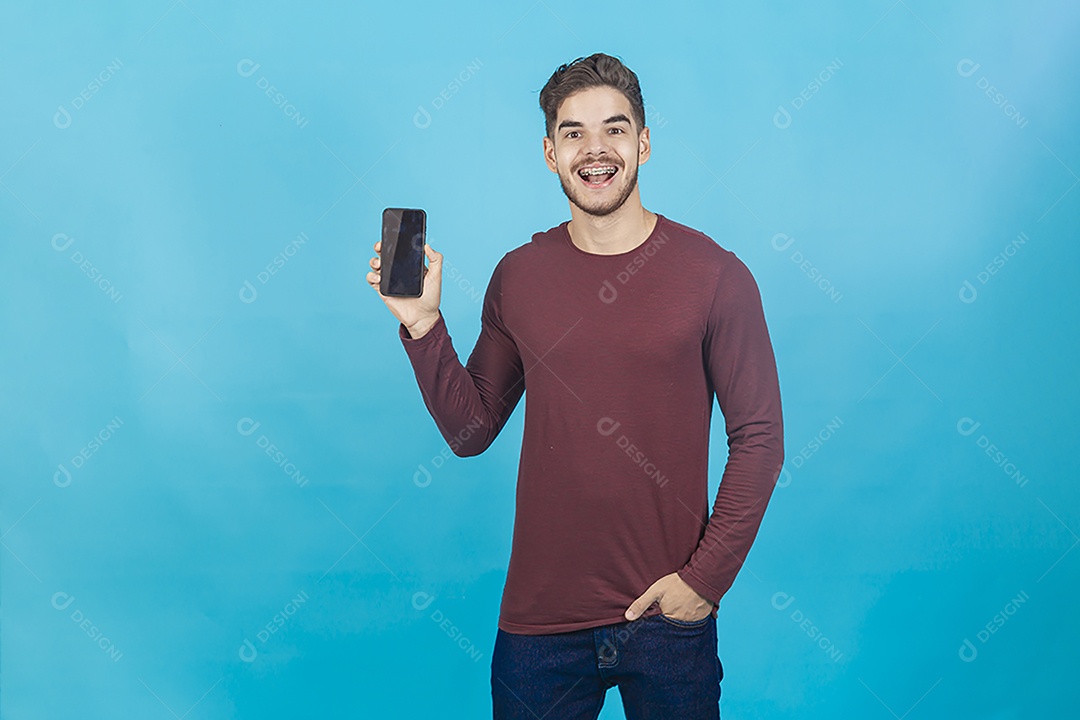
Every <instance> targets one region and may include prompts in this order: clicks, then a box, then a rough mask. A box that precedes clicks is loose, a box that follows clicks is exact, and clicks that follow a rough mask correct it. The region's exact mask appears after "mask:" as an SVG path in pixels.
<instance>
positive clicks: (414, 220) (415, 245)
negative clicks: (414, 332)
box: [379, 208, 427, 297]
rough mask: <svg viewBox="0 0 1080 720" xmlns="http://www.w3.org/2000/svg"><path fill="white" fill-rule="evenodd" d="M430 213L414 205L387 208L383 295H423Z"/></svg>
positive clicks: (382, 267) (382, 264)
mask: <svg viewBox="0 0 1080 720" xmlns="http://www.w3.org/2000/svg"><path fill="white" fill-rule="evenodd" d="M426 224H427V215H426V213H425V212H424V211H423V210H420V209H413V208H386V209H385V210H383V220H382V246H381V252H380V253H379V257H380V260H381V265H380V272H381V275H382V280H381V283H380V288H379V289H380V291H381V292H382V294H383V295H393V296H397V297H420V295H421V294H422V293H423V289H424V242H425V233H426Z"/></svg>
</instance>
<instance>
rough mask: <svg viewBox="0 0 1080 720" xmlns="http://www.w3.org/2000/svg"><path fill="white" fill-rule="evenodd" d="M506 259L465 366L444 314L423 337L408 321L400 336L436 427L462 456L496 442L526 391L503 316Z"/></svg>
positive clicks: (495, 276)
mask: <svg viewBox="0 0 1080 720" xmlns="http://www.w3.org/2000/svg"><path fill="white" fill-rule="evenodd" d="M505 259H506V258H505V256H504V258H503V260H500V261H499V263H498V264H497V265H496V266H495V270H494V271H493V272H492V275H491V280H490V281H489V282H488V287H487V292H486V293H485V295H484V303H483V308H482V309H481V313H480V336H479V337H478V338H477V340H476V345H475V346H474V347H473V351H472V353H471V354H470V355H469V359H468V361H467V363H466V364H465V365H464V366H463V365H462V364H461V361H460V360H459V359H458V355H457V352H456V351H455V350H454V346H453V343H452V342H451V339H450V334H449V332H448V330H447V327H446V322H445V320H444V319H443V316H442V313H441V312H440V313H439V318H438V320H437V321H436V322H435V325H433V326H432V327H431V329H430V330H429V331H428V332H427V333H426V334H424V335H423V336H422V337H420V338H413V337H411V336H410V335H409V331H408V330H407V329H406V327H405V325H404V324H403V323H399V324H398V335H399V337H400V338H401V342H402V344H403V345H404V347H405V352H406V354H407V355H408V357H409V360H410V362H411V363H412V366H413V370H414V371H415V373H416V381H417V384H418V385H419V386H420V394H421V395H422V396H423V398H424V404H425V405H427V408H428V411H429V412H430V413H431V417H432V418H433V419H434V420H435V425H436V426H437V427H438V428H439V432H440V433H442V436H443V438H445V439H446V442H447V443H448V444H449V445H450V449H451V450H452V451H453V452H454V454H455V455H458V456H459V457H469V456H473V455H479V454H480V453H482V452H483V451H484V450H486V449H487V448H488V446H490V445H491V443H492V442H494V440H495V438H496V437H497V436H498V435H499V432H500V431H501V430H502V428H503V426H504V425H505V424H506V421H507V420H508V419H509V417H510V414H511V413H512V412H513V411H514V408H515V407H516V406H517V403H518V401H519V400H520V399H521V396H522V394H523V393H524V392H525V374H524V370H523V365H522V361H521V356H520V354H519V353H518V349H517V345H516V343H515V342H514V339H513V337H512V335H511V334H510V332H509V330H507V328H506V326H505V324H504V323H503V319H502V299H503V293H502V273H503V262H504V261H505Z"/></svg>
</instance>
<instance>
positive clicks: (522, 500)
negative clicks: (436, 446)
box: [398, 213, 784, 635]
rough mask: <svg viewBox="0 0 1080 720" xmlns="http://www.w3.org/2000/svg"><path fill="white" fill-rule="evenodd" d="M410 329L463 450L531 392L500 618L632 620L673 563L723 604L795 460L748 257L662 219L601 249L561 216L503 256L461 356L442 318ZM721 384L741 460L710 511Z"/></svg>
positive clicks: (435, 409) (578, 622)
mask: <svg viewBox="0 0 1080 720" xmlns="http://www.w3.org/2000/svg"><path fill="white" fill-rule="evenodd" d="M398 333H399V336H400V338H401V341H402V343H403V345H404V347H405V351H406V353H407V354H408V357H409V359H410V361H411V363H412V366H413V369H414V370H415V372H416V378H417V383H418V384H419V386H420V392H421V394H422V395H423V398H424V402H425V404H426V405H427V408H428V410H429V411H430V412H431V416H432V417H433V418H434V420H435V424H436V425H437V426H438V428H439V431H440V432H441V433H442V435H443V437H444V438H445V439H446V441H447V442H448V443H449V444H450V447H451V449H452V450H453V451H454V453H455V454H456V455H459V456H461V457H467V456H472V455H478V454H479V453H481V452H483V451H484V450H485V449H486V448H487V447H488V446H489V445H490V444H491V443H492V441H493V440H494V439H495V437H496V436H497V435H498V434H499V432H500V430H501V429H502V428H503V426H504V425H505V423H506V421H507V419H508V418H509V416H510V414H511V413H512V412H513V411H514V408H515V407H516V406H517V404H518V401H519V400H520V399H521V397H522V395H523V394H524V393H525V391H526V389H527V390H528V397H527V400H526V403H525V424H524V436H523V438H522V444H521V458H520V465H519V469H518V477H517V499H516V510H515V512H516V515H515V519H514V531H513V542H512V546H511V553H510V564H509V569H508V572H507V578H506V585H505V587H504V590H503V597H502V605H501V608H500V613H499V624H498V626H499V628H501V629H502V630H504V631H506V632H510V633H518V634H526V635H543V634H549V633H557V632H567V631H571V630H580V629H583V628H589V627H595V626H598V625H605V624H609V623H616V622H622V621H624V620H625V618H624V616H623V613H624V612H625V610H626V608H627V607H629V606H630V604H631V603H632V602H633V601H634V600H636V599H637V598H638V597H639V596H640V595H641V594H642V593H644V592H645V591H646V590H647V589H648V588H649V586H650V585H652V583H653V582H655V581H656V580H658V579H659V578H661V577H663V576H664V575H668V574H670V573H673V572H678V573H679V576H680V577H681V578H682V579H683V580H684V581H685V582H686V583H687V584H688V585H689V586H690V587H692V588H693V589H694V590H695V591H696V592H697V593H698V594H699V595H701V596H702V597H704V598H706V599H708V600H709V601H711V602H713V603H715V604H716V605H717V606H718V605H719V601H720V598H721V597H722V596H723V595H724V593H726V592H727V590H728V588H730V587H731V585H732V583H733V582H734V580H735V576H736V574H737V573H738V572H739V569H740V568H741V567H742V564H743V562H744V561H745V559H746V555H747V553H748V552H749V550H750V546H751V544H752V543H753V541H754V538H755V536H756V535H757V531H758V527H759V526H760V524H761V519H762V516H763V515H764V513H765V508H766V505H767V504H768V501H769V498H770V497H771V495H772V490H773V488H774V487H775V483H776V479H777V477H778V475H779V473H780V468H781V465H782V463H783V458H784V451H783V423H782V417H781V409H780V388H779V383H778V379H777V371H776V362H775V359H774V356H773V349H772V344H771V342H770V340H769V334H768V329H767V327H766V324H765V316H764V312H763V310H762V305H761V297H760V293H759V291H758V287H757V283H756V282H755V281H754V278H753V276H752V275H751V273H750V270H749V269H748V268H747V267H746V265H745V264H743V262H742V261H741V260H739V259H738V258H737V257H736V256H735V254H734V253H732V252H731V251H729V250H726V249H724V248H722V247H721V246H720V245H718V244H717V243H716V242H715V241H714V240H712V239H711V238H710V237H708V236H707V235H705V234H703V233H701V232H699V231H697V230H693V229H691V228H689V227H687V226H685V225H681V224H679V223H677V222H675V221H673V220H669V219H668V218H666V217H664V216H663V215H660V214H659V213H657V222H656V225H655V227H654V228H653V230H652V232H651V234H650V235H649V237H648V238H647V239H646V241H645V242H644V243H642V244H641V245H639V246H638V247H637V248H635V249H633V250H630V251H628V252H624V253H618V254H613V255H599V254H594V253H589V252H586V251H584V250H582V249H581V248H579V247H577V246H576V245H574V243H573V242H572V240H571V239H570V234H569V231H568V230H567V222H563V223H562V224H560V225H558V226H556V227H554V228H551V229H549V230H547V231H545V232H541V233H536V234H534V235H533V237H532V240H531V242H529V243H526V244H524V245H522V246H520V247H517V248H515V249H513V250H511V251H510V252H508V253H506V254H505V255H504V256H503V258H502V259H501V260H500V261H499V262H498V264H497V265H496V267H495V270H494V271H493V273H492V276H491V280H490V282H489V284H488V288H487V292H486V294H485V297H484V303H483V308H482V311H481V331H480V336H479V338H478V339H477V341H476V345H475V347H474V348H473V351H472V354H471V355H470V356H469V359H468V361H467V363H466V364H465V365H464V366H463V365H462V364H461V362H460V360H459V358H458V355H457V353H456V352H455V350H454V347H453V344H452V343H451V339H450V335H449V333H448V331H447V328H446V325H445V322H444V320H443V318H442V316H441V315H440V316H439V319H438V321H437V322H436V324H435V325H434V326H433V327H432V328H431V329H430V330H429V331H428V332H427V333H426V334H425V335H423V336H422V337H420V338H415V339H414V338H412V337H411V336H410V335H409V334H408V331H407V330H406V328H405V326H404V325H401V324H399V328H398ZM714 394H715V396H716V398H717V400H718V402H719V405H720V409H721V411H722V413H723V416H724V420H725V427H726V430H727V437H728V460H727V465H726V467H725V468H724V474H723V476H722V478H721V482H720V489H719V492H718V493H717V495H716V500H715V502H714V503H713V505H712V513H711V516H710V513H709V500H708V459H709V426H710V422H711V419H712V408H713V403H712V399H713V395H714ZM659 612H660V607H659V605H658V604H657V603H654V604H653V605H652V606H650V607H649V608H648V609H647V610H646V611H645V613H644V615H645V616H649V615H655V614H657V613H659ZM716 612H717V607H714V608H713V616H714V617H715V616H716Z"/></svg>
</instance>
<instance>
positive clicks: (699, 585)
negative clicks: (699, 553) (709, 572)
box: [678, 568, 721, 609]
mask: <svg viewBox="0 0 1080 720" xmlns="http://www.w3.org/2000/svg"><path fill="white" fill-rule="evenodd" d="M678 574H679V577H680V578H682V581H683V582H684V583H686V584H687V585H689V586H690V588H691V589H692V590H693V591H694V592H696V593H697V594H698V595H700V596H701V597H703V598H705V599H706V600H708V601H709V602H711V603H712V604H713V607H714V609H715V608H716V607H717V606H719V605H720V595H721V594H720V593H718V592H716V590H715V589H714V588H712V587H711V586H710V585H709V584H708V583H706V582H705V581H703V580H702V579H701V578H699V577H698V576H697V575H695V574H693V573H692V572H691V571H690V570H687V569H686V568H683V569H682V570H679V573H678Z"/></svg>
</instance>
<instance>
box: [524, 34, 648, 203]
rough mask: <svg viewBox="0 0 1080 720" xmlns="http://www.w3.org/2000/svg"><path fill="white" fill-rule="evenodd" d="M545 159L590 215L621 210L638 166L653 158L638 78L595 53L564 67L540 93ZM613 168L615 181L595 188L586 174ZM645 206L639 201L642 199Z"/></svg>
mask: <svg viewBox="0 0 1080 720" xmlns="http://www.w3.org/2000/svg"><path fill="white" fill-rule="evenodd" d="M540 107H541V109H542V110H543V111H544V119H545V126H546V135H545V137H544V158H545V160H546V162H547V165H548V168H550V169H551V171H552V172H555V173H558V175H559V182H560V183H561V185H562V189H563V193H565V194H566V197H567V198H568V199H569V200H570V202H571V203H573V204H574V205H576V206H577V207H579V208H580V209H581V210H582V211H584V212H586V213H588V214H590V215H608V214H610V213H612V212H614V211H616V210H618V209H619V208H620V207H622V205H623V204H624V203H625V202H626V200H627V199H628V198H629V197H631V195H635V197H636V193H635V191H636V190H637V174H638V165H640V164H642V163H644V162H645V161H646V160H648V158H649V129H648V128H647V127H645V104H644V102H643V100H642V98H641V88H640V86H639V85H638V79H637V75H635V74H634V73H633V71H631V70H630V69H629V68H627V67H626V66H625V65H623V64H622V62H620V61H619V60H618V59H616V58H614V57H611V56H610V55H605V54H603V53H596V54H595V55H591V56H589V57H587V58H578V59H577V60H574V61H573V62H571V63H567V64H565V65H561V66H560V67H559V68H558V69H557V70H556V71H555V72H554V73H553V74H552V76H551V78H550V79H549V80H548V81H547V84H546V85H544V89H543V90H541V91H540ZM603 166H610V167H613V168H615V170H616V172H615V174H614V177H612V176H610V175H608V174H603V175H597V176H592V177H596V178H601V179H603V180H604V182H602V183H597V184H594V185H590V184H589V183H588V181H587V179H586V178H584V177H582V175H581V174H580V173H581V171H582V170H583V169H585V168H592V167H603ZM637 202H638V204H639V205H640V202H641V201H640V199H638V201H637Z"/></svg>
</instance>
